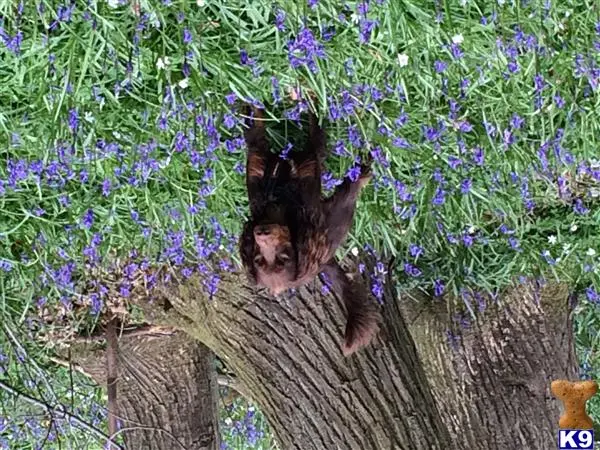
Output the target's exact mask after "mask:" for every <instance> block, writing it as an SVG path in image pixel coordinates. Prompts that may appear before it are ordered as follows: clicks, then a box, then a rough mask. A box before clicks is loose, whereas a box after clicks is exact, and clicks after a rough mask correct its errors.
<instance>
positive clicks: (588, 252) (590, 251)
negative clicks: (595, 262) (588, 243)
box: [585, 247, 596, 256]
mask: <svg viewBox="0 0 600 450" xmlns="http://www.w3.org/2000/svg"><path fill="white" fill-rule="evenodd" d="M585 254H586V255H588V256H595V255H596V250H594V249H593V248H591V247H590V248H588V249H587V252H585Z"/></svg>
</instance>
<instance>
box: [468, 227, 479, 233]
mask: <svg viewBox="0 0 600 450" xmlns="http://www.w3.org/2000/svg"><path fill="white" fill-rule="evenodd" d="M476 230H477V228H475V225H471V226H470V227H469V229H468V230H467V232H468V233H469V234H473V233H475V231H476Z"/></svg>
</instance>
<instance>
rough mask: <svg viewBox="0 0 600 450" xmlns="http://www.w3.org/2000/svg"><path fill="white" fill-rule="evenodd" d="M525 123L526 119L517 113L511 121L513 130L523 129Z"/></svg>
mask: <svg viewBox="0 0 600 450" xmlns="http://www.w3.org/2000/svg"><path fill="white" fill-rule="evenodd" d="M524 123H525V119H523V118H522V117H521V116H519V115H518V114H516V113H515V114H513V115H512V117H511V119H510V126H511V127H512V129H513V130H519V129H521V127H522V126H523V124H524Z"/></svg>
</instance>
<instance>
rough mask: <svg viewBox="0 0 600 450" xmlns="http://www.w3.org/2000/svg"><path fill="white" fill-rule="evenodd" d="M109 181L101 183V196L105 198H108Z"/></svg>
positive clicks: (105, 180) (106, 179)
mask: <svg viewBox="0 0 600 450" xmlns="http://www.w3.org/2000/svg"><path fill="white" fill-rule="evenodd" d="M110 188H111V185H110V180H109V179H108V178H105V179H104V181H103V182H102V195H103V196H105V197H108V196H109V194H110Z"/></svg>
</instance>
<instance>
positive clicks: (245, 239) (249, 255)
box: [240, 222, 296, 295]
mask: <svg viewBox="0 0 600 450" xmlns="http://www.w3.org/2000/svg"><path fill="white" fill-rule="evenodd" d="M240 241H241V242H240V251H241V255H242V262H243V264H244V267H245V268H246V271H247V273H248V277H249V279H250V281H251V282H253V283H254V284H258V285H260V286H265V287H266V288H268V289H269V291H270V292H271V294H273V295H278V294H280V293H282V292H283V291H285V290H286V289H288V288H289V287H291V286H292V284H293V282H294V280H295V278H296V249H295V247H294V244H293V241H292V237H291V233H290V229H289V228H288V227H287V226H285V225H280V224H278V223H259V224H256V223H252V222H247V223H246V224H245V226H244V231H243V233H242V237H241V239H240Z"/></svg>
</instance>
